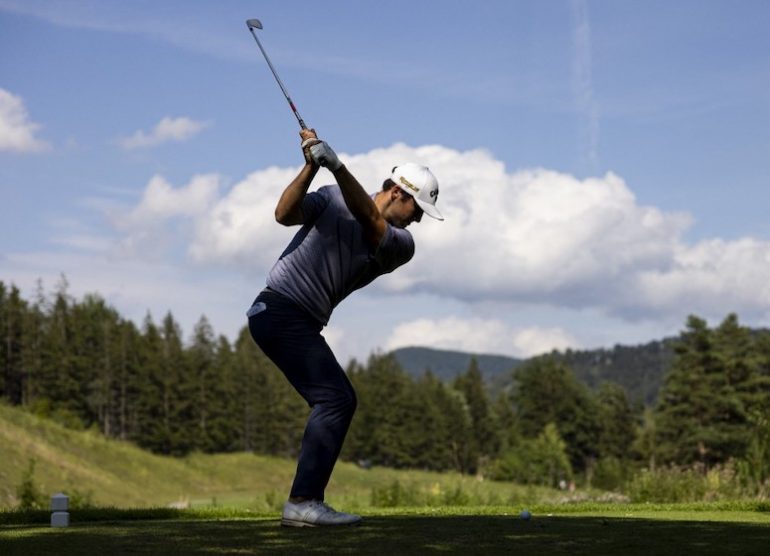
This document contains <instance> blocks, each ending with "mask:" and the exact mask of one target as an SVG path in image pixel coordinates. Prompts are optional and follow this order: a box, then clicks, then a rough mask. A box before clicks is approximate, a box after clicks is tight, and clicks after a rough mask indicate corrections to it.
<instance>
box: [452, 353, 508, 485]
mask: <svg viewBox="0 0 770 556" xmlns="http://www.w3.org/2000/svg"><path fill="white" fill-rule="evenodd" d="M454 387H455V389H456V390H458V391H459V392H460V393H461V394H462V395H463V396H464V397H465V401H466V403H467V404H468V411H469V413H470V416H471V423H472V427H473V440H472V441H471V446H472V451H474V452H475V453H477V454H478V456H479V457H480V458H484V459H489V458H494V457H495V456H497V454H498V452H499V450H500V444H501V440H500V436H499V434H498V431H497V430H496V429H495V425H494V422H493V419H492V414H491V411H490V408H489V399H488V396H487V392H486V390H485V388H484V381H483V378H482V376H481V371H480V370H479V366H478V362H477V361H476V358H475V357H474V358H471V362H470V365H469V367H468V370H467V371H466V373H465V374H463V375H460V376H458V377H457V379H456V380H455V383H454ZM477 467H478V463H477V464H476V465H473V466H472V468H473V469H472V470H471V472H475V471H476V468H477Z"/></svg>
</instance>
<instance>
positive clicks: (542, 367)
mask: <svg viewBox="0 0 770 556" xmlns="http://www.w3.org/2000/svg"><path fill="white" fill-rule="evenodd" d="M514 380H515V383H514V387H515V389H514V393H513V401H514V404H515V408H516V415H517V426H518V427H519V429H520V430H521V433H522V435H523V436H524V437H526V438H535V437H537V436H538V435H539V434H540V433H541V432H542V431H543V429H544V428H545V426H546V425H547V424H548V423H554V424H555V425H556V427H557V428H558V430H559V432H560V433H561V437H562V438H563V439H564V441H565V442H566V443H567V448H568V453H569V456H570V462H571V465H572V468H573V469H574V470H576V471H590V468H591V466H592V465H593V463H594V462H595V460H596V458H597V456H598V450H599V447H598V438H599V421H598V416H597V410H596V403H595V402H594V400H593V398H592V396H591V394H590V392H589V391H588V389H587V387H585V386H584V385H582V384H580V383H578V382H577V380H576V379H575V376H574V374H573V373H572V371H571V370H570V369H569V368H568V367H567V366H566V365H565V364H564V363H562V362H560V361H558V360H556V359H555V358H553V357H549V356H546V357H540V358H536V359H534V360H531V361H529V362H528V363H526V364H524V365H522V366H521V367H520V368H518V369H517V370H516V372H515V373H514Z"/></svg>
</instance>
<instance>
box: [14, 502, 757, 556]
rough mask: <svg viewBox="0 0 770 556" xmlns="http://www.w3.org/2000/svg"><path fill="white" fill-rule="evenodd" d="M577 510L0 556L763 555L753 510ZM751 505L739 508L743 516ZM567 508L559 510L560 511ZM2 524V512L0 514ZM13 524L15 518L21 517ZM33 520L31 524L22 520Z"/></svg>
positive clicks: (37, 543) (193, 515) (427, 516)
mask: <svg viewBox="0 0 770 556" xmlns="http://www.w3.org/2000/svg"><path fill="white" fill-rule="evenodd" d="M595 506H596V505H592V504H588V505H577V506H574V507H567V508H565V507H564V506H552V507H546V506H543V507H542V511H547V510H553V511H552V512H549V513H550V515H549V513H540V511H535V512H534V516H533V518H532V519H531V520H529V521H524V520H521V519H519V518H518V517H517V516H518V508H508V507H490V506H486V507H465V508H458V507H454V508H452V507H431V508H399V509H384V510H371V511H368V512H366V513H365V514H364V523H363V525H361V526H359V527H353V528H341V529H288V528H282V527H280V526H279V525H278V521H277V517H276V516H275V515H270V516H264V515H253V514H252V513H250V512H247V511H246V510H237V509H236V510H234V509H225V508H211V509H206V510H184V511H169V510H109V509H105V510H91V511H90V513H89V512H85V511H84V512H80V513H75V512H73V515H72V526H71V527H69V528H67V529H51V528H50V527H48V526H46V525H41V524H23V523H24V519H21V520H19V521H18V522H17V523H13V524H11V523H9V521H8V520H7V519H4V520H0V554H3V555H4V556H5V555H13V554H19V555H21V554H23V555H35V554H54V553H55V554H95V553H109V554H110V555H111V556H112V555H119V554H279V555H280V554H299V553H311V554H387V555H390V556H395V555H402V554H466V555H467V554H517V555H521V554H538V555H543V554H548V555H550V554H569V555H572V556H574V555H578V554H592V555H596V554H624V555H626V554H629V555H633V554H645V555H647V554H655V555H668V554H670V555H676V556H682V555H683V554H691V553H692V554H741V555H751V554H757V555H760V554H765V553H766V552H767V547H768V546H770V513H768V512H767V511H759V510H761V506H756V507H755V510H754V511H751V510H750V509H746V510H742V511H738V510H734V511H731V510H725V509H720V508H721V507H722V506H720V505H713V506H712V508H711V509H708V505H701V506H700V507H699V508H698V509H692V508H690V505H681V507H679V508H678V509H672V508H671V507H670V506H669V507H668V509H661V507H658V506H652V505H625V506H624V505H606V506H605V507H603V508H597V507H595ZM748 507H749V506H748V505H747V506H746V508H748ZM565 509H567V510H568V511H567V512H564V511H563V510H565ZM0 515H2V516H3V517H4V518H7V517H8V515H9V514H8V513H6V514H0ZM17 517H22V515H21V514H20V513H19V514H17ZM33 517H34V520H37V518H38V517H39V516H37V515H35V516H32V515H30V514H27V515H26V519H28V520H29V519H30V518H33Z"/></svg>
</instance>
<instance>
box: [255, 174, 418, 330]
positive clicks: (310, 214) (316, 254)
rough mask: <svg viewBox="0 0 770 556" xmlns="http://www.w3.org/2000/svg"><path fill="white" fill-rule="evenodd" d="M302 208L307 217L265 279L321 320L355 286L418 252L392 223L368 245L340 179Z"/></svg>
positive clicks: (405, 233)
mask: <svg viewBox="0 0 770 556" xmlns="http://www.w3.org/2000/svg"><path fill="white" fill-rule="evenodd" d="M302 214H303V216H304V220H305V223H304V224H303V226H302V228H300V230H299V231H298V232H297V234H296V235H295V236H294V239H292V241H291V243H289V246H288V247H287V248H286V250H285V251H284V252H283V254H282V255H281V257H280V258H279V259H278V262H276V263H275V265H274V266H273V268H272V270H271V271H270V274H269V275H268V277H267V285H268V287H269V288H271V289H273V290H275V291H277V292H278V293H281V294H283V295H285V296H286V297H288V298H289V299H292V300H293V301H294V302H295V303H297V304H298V305H300V306H301V307H303V308H304V309H305V310H307V312H308V313H310V314H311V315H312V316H313V317H315V318H316V319H317V320H318V321H319V322H322V323H323V324H326V323H327V322H329V317H330V316H331V314H332V310H333V309H334V308H335V307H336V306H337V304H338V303H339V302H340V301H342V300H343V299H345V298H346V297H347V296H348V295H349V294H350V293H351V292H353V291H355V290H357V289H358V288H362V287H364V286H365V285H367V284H369V283H370V282H371V281H372V280H374V279H375V278H377V277H378V276H380V275H382V274H386V273H388V272H392V271H394V270H395V269H396V268H398V267H399V266H401V265H402V264H404V263H406V262H408V261H409V260H410V259H411V258H412V256H413V255H414V240H413V239H412V234H410V233H409V232H408V231H406V230H403V229H401V228H396V227H395V226H391V225H390V224H388V226H387V230H386V231H385V235H384V236H383V238H382V240H381V241H380V244H379V245H378V246H377V248H376V249H372V248H370V247H369V245H368V244H367V243H366V241H365V240H364V232H363V227H362V226H361V224H359V223H358V221H357V220H356V219H355V218H354V217H353V215H352V214H351V212H350V211H349V210H348V207H347V205H346V204H345V199H344V198H343V197H342V191H340V188H339V186H338V185H327V186H324V187H321V188H320V189H318V191H314V192H312V193H308V194H307V195H305V198H304V200H303V201H302Z"/></svg>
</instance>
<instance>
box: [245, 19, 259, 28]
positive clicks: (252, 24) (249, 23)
mask: <svg viewBox="0 0 770 556" xmlns="http://www.w3.org/2000/svg"><path fill="white" fill-rule="evenodd" d="M246 25H247V26H248V28H249V29H262V23H261V22H260V21H259V20H258V19H247V20H246Z"/></svg>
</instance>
